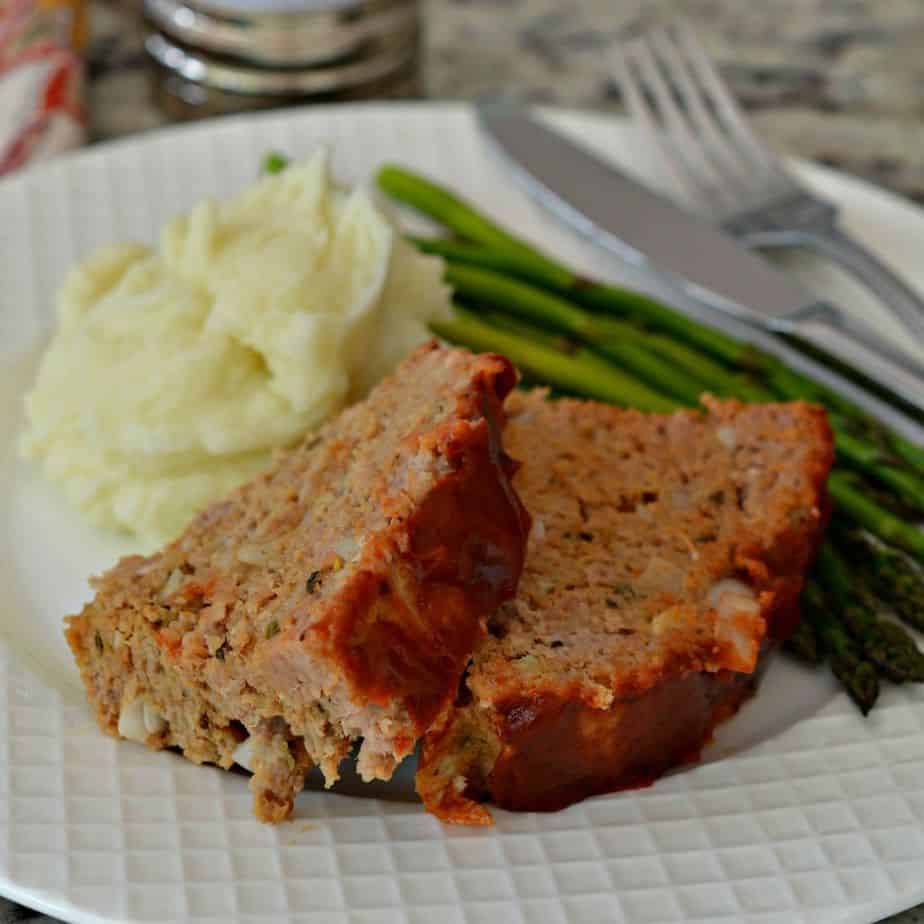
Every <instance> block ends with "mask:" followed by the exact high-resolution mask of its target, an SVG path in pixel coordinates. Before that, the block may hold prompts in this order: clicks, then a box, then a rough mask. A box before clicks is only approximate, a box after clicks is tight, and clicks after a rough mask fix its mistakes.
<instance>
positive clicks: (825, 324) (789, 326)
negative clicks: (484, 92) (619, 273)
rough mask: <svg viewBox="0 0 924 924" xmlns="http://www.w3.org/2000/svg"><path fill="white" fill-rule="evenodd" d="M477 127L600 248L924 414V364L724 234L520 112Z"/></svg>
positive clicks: (491, 108) (495, 112) (485, 116)
mask: <svg viewBox="0 0 924 924" xmlns="http://www.w3.org/2000/svg"><path fill="white" fill-rule="evenodd" d="M478 118H479V122H480V125H481V128H482V130H483V131H484V132H485V133H486V134H487V136H488V137H489V138H490V139H491V140H492V141H493V142H494V144H495V145H496V147H497V148H498V149H499V151H500V152H501V153H502V154H503V155H504V158H505V160H506V161H507V162H508V164H509V166H510V167H511V169H512V172H513V175H514V178H515V179H516V180H517V182H518V183H519V184H520V185H521V186H522V187H523V188H524V189H525V190H526V192H527V193H529V195H530V196H532V197H533V198H534V199H536V200H537V201H538V202H539V203H540V204H541V205H543V206H544V207H545V208H547V209H548V210H549V211H551V212H552V213H553V214H554V215H556V216H557V217H558V218H560V219H561V220H562V221H564V222H565V223H566V224H567V225H569V226H570V227H571V228H573V229H574V230H575V231H577V232H579V233H580V234H582V235H584V236H585V237H587V238H589V239H590V240H592V241H593V242H594V243H595V244H597V245H599V246H601V247H603V248H604V249H605V250H607V251H609V252H611V253H613V254H614V255H615V256H617V257H618V258H619V259H620V260H622V261H624V262H627V263H629V264H631V265H634V266H642V267H645V268H646V269H648V270H650V271H653V272H654V273H656V274H657V275H659V276H662V277H666V278H667V281H668V282H669V283H671V284H673V285H675V286H676V287H678V288H679V289H680V290H681V291H683V292H684V293H685V294H686V295H687V296H689V297H691V298H693V299H694V300H695V301H696V302H698V303H700V304H702V305H707V306H708V307H710V308H712V309H715V310H719V311H722V312H724V313H725V314H729V315H732V316H733V317H735V318H738V319H739V320H743V321H746V322H747V323H749V324H750V325H752V326H754V325H756V326H758V327H762V328H764V329H768V330H771V331H773V332H774V333H781V334H788V335H792V336H795V337H797V338H800V339H804V340H808V341H809V342H810V343H812V344H814V345H815V346H816V347H820V348H821V349H822V350H824V351H825V352H829V353H833V354H834V355H835V356H837V357H838V358H839V359H841V360H845V361H846V362H848V363H849V364H851V365H853V366H856V367H859V368H860V369H862V371H863V372H865V373H866V374H867V375H869V376H871V377H872V378H874V379H875V380H877V381H879V382H881V383H883V384H884V385H886V386H887V387H888V388H890V389H892V390H893V391H894V392H896V393H897V394H898V395H899V396H901V397H902V398H904V399H905V400H907V401H912V402H913V403H915V404H917V405H918V406H920V407H924V364H921V363H920V362H918V361H917V360H916V359H914V358H913V357H912V356H910V355H909V354H907V353H905V352H903V351H901V350H899V349H897V348H895V347H893V346H892V345H891V344H889V343H888V342H886V341H885V340H883V339H882V338H881V337H880V336H879V335H878V334H877V333H876V332H875V330H874V329H873V328H872V327H870V326H869V325H867V324H865V323H864V322H862V321H860V320H858V319H857V318H855V317H852V316H851V315H850V314H848V313H847V312H845V311H843V310H842V309H840V308H839V307H838V306H836V305H834V304H831V303H830V302H827V301H825V300H823V299H820V298H818V297H817V296H816V295H814V294H813V293H811V292H810V291H809V290H808V289H806V288H804V287H803V286H802V285H800V284H799V283H798V282H796V281H794V280H793V279H791V278H790V277H789V276H788V275H787V274H785V273H784V272H782V271H781V270H778V269H776V268H775V267H773V266H772V265H771V264H770V263H768V262H766V261H765V260H763V259H762V258H761V257H759V256H757V255H755V254H753V253H751V252H750V251H748V250H746V249H745V248H744V247H742V246H741V244H739V243H738V242H737V241H736V240H735V239H734V238H732V237H731V236H729V235H727V234H726V233H725V232H724V231H722V230H720V229H719V228H717V227H715V226H714V225H712V224H710V223H709V222H708V221H706V220H704V219H702V218H699V217H697V216H695V215H692V214H690V213H689V212H687V211H685V210H684V209H682V208H680V207H679V206H677V205H675V204H674V203H673V202H671V201H670V200H668V199H665V198H662V197H661V196H659V195H657V194H656V193H654V192H652V191H651V190H650V189H648V188H647V187H646V186H644V185H643V184H642V183H640V182H639V181H638V180H636V179H634V178H633V177H630V176H629V175H628V174H626V173H623V172H622V171H621V170H619V169H618V168H617V167H614V166H612V165H611V164H609V163H607V162H605V161H603V160H601V159H600V158H599V157H597V156H596V155H594V154H592V153H590V152H589V151H587V150H586V149H585V148H582V147H580V146H579V145H578V144H576V143H575V142H573V141H571V140H570V139H568V138H565V137H564V136H563V135H561V134H559V133H558V132H556V131H554V130H553V129H551V128H549V127H548V126H546V125H545V124H543V123H541V122H539V121H537V120H536V119H534V118H533V117H532V116H530V115H529V114H528V113H527V112H525V111H524V110H522V109H519V108H517V107H514V106H510V105H507V104H504V103H486V104H482V105H480V106H479V107H478Z"/></svg>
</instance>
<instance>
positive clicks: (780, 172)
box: [673, 20, 793, 186]
mask: <svg viewBox="0 0 924 924" xmlns="http://www.w3.org/2000/svg"><path fill="white" fill-rule="evenodd" d="M673 31H674V33H675V36H676V39H677V42H678V44H679V45H680V47H681V48H682V49H683V51H684V52H685V57H686V60H687V62H688V63H689V65H690V67H691V68H692V71H693V73H694V75H695V77H696V79H697V82H698V83H699V84H700V86H701V87H703V89H704V90H705V93H706V98H707V99H709V100H710V101H711V102H712V105H713V107H714V109H715V112H716V115H717V117H718V118H719V119H720V120H721V122H722V124H723V125H724V127H725V130H726V132H727V133H728V135H729V137H730V138H731V140H732V141H733V142H734V143H735V144H736V145H737V146H738V149H739V150H740V151H741V152H742V154H745V155H749V156H750V157H751V159H752V161H756V162H757V164H759V166H760V168H761V169H762V170H763V171H764V172H772V174H774V176H775V177H776V179H777V180H778V181H781V183H785V184H786V185H787V186H792V185H793V181H792V180H791V179H790V178H789V176H788V174H787V173H786V170H785V168H784V167H783V166H782V164H781V163H780V162H779V160H778V158H777V157H776V155H774V154H773V153H772V152H771V151H770V150H769V149H768V148H767V147H766V146H765V145H764V144H762V143H761V141H760V140H759V139H758V138H757V136H756V135H755V134H754V132H753V130H752V129H751V126H750V125H749V124H748V121H747V119H746V118H745V117H744V114H743V113H742V111H741V109H740V107H739V106H738V103H737V101H736V100H735V98H734V97H733V96H732V95H731V91H730V90H729V89H728V87H727V86H726V84H725V82H724V81H723V80H722V78H721V77H720V76H719V73H718V71H717V70H716V68H715V65H714V64H713V63H712V61H710V59H709V56H708V55H707V54H706V50H705V49H704V48H703V46H702V44H701V43H700V41H699V39H698V38H697V37H696V33H695V31H694V30H693V28H692V27H691V26H690V25H689V24H688V23H686V22H683V21H679V20H678V21H677V22H675V23H674V27H673Z"/></svg>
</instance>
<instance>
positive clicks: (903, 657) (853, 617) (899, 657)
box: [817, 542, 924, 683]
mask: <svg viewBox="0 0 924 924" xmlns="http://www.w3.org/2000/svg"><path fill="white" fill-rule="evenodd" d="M817 574H818V578H819V580H820V582H821V583H822V585H823V586H824V589H825V591H826V592H827V596H828V599H829V600H830V601H831V602H832V603H833V604H834V607H835V610H836V612H837V613H838V615H839V617H840V619H841V622H843V624H844V625H845V626H846V627H847V629H848V631H849V632H850V634H851V635H852V636H853V638H854V639H855V640H856V642H857V645H858V646H859V647H860V649H861V651H862V653H863V656H864V658H866V660H868V661H870V662H871V663H872V664H874V665H875V666H876V668H877V669H878V670H879V671H880V673H882V675H883V676H885V677H887V678H888V679H889V680H892V681H893V682H895V683H903V682H904V681H906V680H907V681H916V682H921V681H924V654H922V653H921V652H920V651H919V650H918V646H917V643H916V642H915V640H914V639H913V638H912V637H911V636H910V635H909V634H908V633H907V632H906V631H905V630H904V629H903V628H902V627H901V626H899V625H896V624H895V623H890V622H886V621H882V620H880V619H879V618H878V616H877V613H876V600H875V598H874V597H873V596H872V594H871V593H870V592H869V590H868V589H867V587H866V585H865V583H864V582H863V581H860V580H856V579H855V578H853V579H852V576H851V572H850V569H849V568H848V566H847V564H846V563H845V562H844V560H843V558H842V557H841V556H840V554H839V553H838V552H837V551H836V550H835V547H834V545H833V544H832V543H830V542H829V543H827V544H825V545H824V546H822V548H821V549H820V550H819V553H818V568H817Z"/></svg>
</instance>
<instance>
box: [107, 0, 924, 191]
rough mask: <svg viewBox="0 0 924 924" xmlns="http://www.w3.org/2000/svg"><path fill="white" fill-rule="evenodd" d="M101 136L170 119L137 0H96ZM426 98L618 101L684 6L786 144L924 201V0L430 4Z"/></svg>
mask: <svg viewBox="0 0 924 924" xmlns="http://www.w3.org/2000/svg"><path fill="white" fill-rule="evenodd" d="M91 6H92V11H93V14H94V15H93V35H94V39H93V42H92V45H91V49H90V77H91V84H90V87H91V89H90V92H91V98H90V105H91V116H92V130H93V133H94V137H96V138H108V137H114V136H118V135H124V134H129V133H133V132H137V131H141V130H144V129H149V128H154V127H156V126H158V125H161V124H163V123H164V122H165V121H167V117H166V116H165V114H164V113H162V112H161V111H159V109H158V107H157V105H156V104H155V103H154V102H153V99H152V95H151V93H150V87H149V74H148V69H147V66H146V62H145V58H144V53H143V51H142V45H141V28H140V23H139V18H138V15H137V6H138V0H91ZM424 9H425V14H426V26H427V30H426V33H427V34H426V40H425V43H424V64H423V84H424V87H425V91H426V93H427V95H429V96H432V97H442V98H450V99H468V98H472V97H474V96H477V95H478V94H481V93H496V92H499V91H503V92H506V93H515V94H519V95H521V96H522V97H523V98H525V99H530V100H535V101H541V102H548V103H559V104H563V105H569V106H580V107H585V108H590V109H603V110H618V109H619V108H620V101H619V94H618V91H617V90H616V88H615V86H614V84H613V81H612V78H611V75H610V74H609V73H608V71H607V66H606V63H605V59H606V50H607V48H608V47H609V46H610V45H611V44H612V43H613V42H614V41H617V40H618V39H619V38H622V37H624V36H625V35H627V34H629V33H630V32H631V31H632V29H634V28H637V27H638V26H639V25H642V24H644V23H646V22H651V21H654V20H655V19H657V18H658V17H659V16H663V15H664V14H665V13H678V12H679V13H683V14H684V15H686V16H688V17H689V18H690V19H691V20H692V21H694V22H695V23H697V25H698V27H699V29H700V32H701V34H702V38H703V40H704V41H705V43H706V44H707V46H708V48H709V50H710V51H711V52H712V54H713V55H714V56H715V58H716V59H717V60H718V61H719V62H720V63H721V65H722V68H723V70H724V72H725V74H726V76H727V77H728V79H729V80H730V82H731V84H732V86H733V88H734V90H735V92H736V93H737V94H738V96H739V98H740V99H741V100H742V101H743V102H744V104H745V105H746V106H747V107H748V109H749V110H751V112H752V114H753V118H754V121H755V123H756V125H757V127H758V128H759V130H760V131H761V132H762V133H763V134H764V135H765V136H766V137H767V138H768V139H770V140H771V141H772V142H773V143H774V144H775V145H776V146H777V147H779V148H780V149H782V150H785V151H787V152H789V153H793V154H799V155H802V156H804V157H809V158H813V159H816V160H821V161H824V162H825V163H829V164H832V165H834V166H837V167H840V168H842V169H845V170H848V171H850V172H852V173H855V174H858V175H860V176H863V177H866V178H867V179H870V180H873V181H874V182H877V183H880V184H882V185H885V186H888V187H890V188H892V189H894V190H896V191H898V192H901V193H903V194H905V195H908V196H911V197H912V198H915V199H918V200H919V201H924V54H922V49H924V5H922V4H921V2H920V0H768V2H748V0H424Z"/></svg>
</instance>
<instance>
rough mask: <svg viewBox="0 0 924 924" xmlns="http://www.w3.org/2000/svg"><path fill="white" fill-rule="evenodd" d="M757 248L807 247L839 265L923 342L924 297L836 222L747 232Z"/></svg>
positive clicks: (748, 240)
mask: <svg viewBox="0 0 924 924" xmlns="http://www.w3.org/2000/svg"><path fill="white" fill-rule="evenodd" d="M747 242H748V244H750V245H751V246H753V247H758V248H762V249H763V248H774V247H793V246H796V247H807V248H810V249H812V250H814V251H815V252H816V253H818V254H820V255H821V256H824V257H827V258H828V259H830V260H833V261H834V262H835V263H838V264H840V265H841V266H842V267H843V268H844V269H845V270H847V271H848V272H849V273H850V274H851V275H853V276H854V277H855V278H856V279H858V280H859V281H860V282H861V283H863V285H865V286H866V288H867V289H869V290H870V291H871V292H872V293H873V294H874V295H875V296H877V297H878V298H879V299H880V301H882V302H883V303H884V304H885V305H887V306H888V307H890V308H891V309H892V310H893V311H894V312H895V314H896V315H897V316H898V318H899V320H900V321H901V322H902V323H903V324H904V325H905V328H906V329H907V330H908V331H909V332H910V333H912V334H913V335H914V336H915V338H916V340H917V342H919V343H922V344H924V298H922V297H921V296H920V295H918V294H917V292H915V291H914V290H913V289H912V288H911V287H910V286H908V285H907V284H906V283H905V282H903V281H902V279H900V278H899V276H898V275H896V273H895V272H893V271H892V270H891V269H890V268H889V267H888V266H886V265H885V263H883V262H882V261H881V260H880V259H879V258H878V257H877V256H876V255H875V254H873V253H872V252H871V251H870V250H868V249H867V248H866V247H865V246H864V245H863V244H861V243H860V242H859V241H857V240H856V239H855V238H853V237H851V235H849V234H848V233H847V232H846V231H843V230H841V229H840V228H839V227H837V225H834V224H831V225H829V226H828V227H827V228H825V229H824V230H808V229H799V230H791V231H789V230H787V231H768V232H758V233H756V234H751V235H748V238H747Z"/></svg>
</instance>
